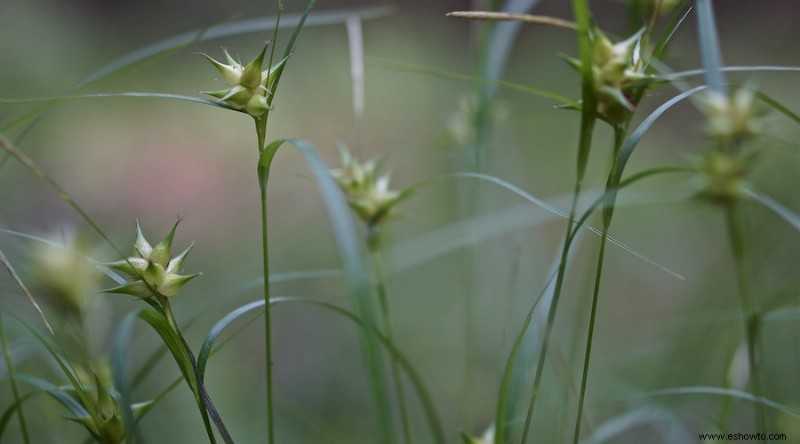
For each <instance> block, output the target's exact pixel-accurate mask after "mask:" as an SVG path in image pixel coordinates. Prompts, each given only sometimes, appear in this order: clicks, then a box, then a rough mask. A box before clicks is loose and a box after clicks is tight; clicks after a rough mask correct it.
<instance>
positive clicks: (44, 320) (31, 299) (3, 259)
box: [0, 250, 55, 337]
mask: <svg viewBox="0 0 800 444" xmlns="http://www.w3.org/2000/svg"><path fill="white" fill-rule="evenodd" d="M0 263H2V264H3V266H4V267H5V268H6V270H7V271H8V273H9V274H10V275H11V278H12V279H14V282H16V284H17V286H18V287H19V288H20V290H22V292H23V293H24V294H25V297H27V298H28V302H30V303H31V305H32V306H33V309H34V310H35V311H36V314H37V315H38V316H39V319H41V320H42V323H43V324H44V326H45V327H47V330H48V331H49V332H50V334H51V335H52V336H54V337H55V332H54V331H53V327H51V326H50V323H49V322H47V318H46V317H45V316H44V312H43V311H42V308H41V307H40V306H39V303H38V302H36V298H34V297H33V294H31V292H30V291H29V290H28V287H26V286H25V284H24V283H23V282H22V280H21V279H20V278H19V275H18V274H17V272H16V271H15V270H14V267H12V266H11V262H9V261H8V258H6V255H5V254H3V250H0Z"/></svg>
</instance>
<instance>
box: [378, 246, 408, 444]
mask: <svg viewBox="0 0 800 444" xmlns="http://www.w3.org/2000/svg"><path fill="white" fill-rule="evenodd" d="M370 253H371V254H372V262H373V265H374V267H375V279H376V282H375V286H376V290H377V293H378V301H379V303H380V306H381V316H382V317H383V325H384V329H385V330H384V333H385V335H386V339H388V340H389V342H390V343H392V344H393V345H394V346H395V347H396V345H395V344H394V333H393V332H392V331H393V330H394V322H392V315H391V312H390V310H389V298H388V297H387V295H386V283H385V280H384V278H383V267H381V260H380V254H379V252H378V247H377V246H370ZM392 379H394V389H395V392H396V396H397V402H398V404H399V407H400V420H401V424H402V427H403V439H404V442H405V443H406V444H410V443H411V428H410V426H409V421H408V408H407V407H406V397H405V393H404V390H403V380H402V378H401V374H400V368H399V365H398V363H397V360H396V359H395V358H394V357H393V358H392Z"/></svg>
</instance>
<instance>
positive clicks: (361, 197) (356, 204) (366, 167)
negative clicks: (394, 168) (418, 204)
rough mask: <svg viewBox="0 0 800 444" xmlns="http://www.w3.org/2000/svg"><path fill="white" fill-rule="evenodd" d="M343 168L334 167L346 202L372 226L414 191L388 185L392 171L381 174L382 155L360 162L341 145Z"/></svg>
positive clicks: (334, 175)
mask: <svg viewBox="0 0 800 444" xmlns="http://www.w3.org/2000/svg"><path fill="white" fill-rule="evenodd" d="M339 154H340V160H341V164H342V166H341V168H339V169H334V170H331V175H332V176H333V178H334V180H336V183H337V184H338V185H339V188H341V190H342V192H343V193H344V194H345V197H346V198H347V203H348V204H349V205H350V208H352V209H353V211H355V213H356V214H357V215H358V216H359V218H361V219H362V220H363V221H364V222H366V223H367V224H368V225H369V226H370V227H374V226H377V225H379V224H381V223H382V222H385V221H386V220H388V219H389V218H391V217H392V216H394V215H395V211H394V207H395V206H396V205H397V204H398V203H400V201H402V200H404V199H406V198H407V197H408V196H410V195H411V190H405V191H394V190H390V189H389V175H388V174H385V175H383V176H380V177H378V170H379V169H380V166H381V164H382V161H381V159H373V160H370V161H368V162H364V163H360V162H358V161H357V160H356V159H355V158H353V157H352V156H351V155H350V153H349V152H348V151H347V150H346V149H344V148H341V147H340V150H339Z"/></svg>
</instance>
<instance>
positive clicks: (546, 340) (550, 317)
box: [520, 178, 582, 444]
mask: <svg viewBox="0 0 800 444" xmlns="http://www.w3.org/2000/svg"><path fill="white" fill-rule="evenodd" d="M581 182H582V180H581V179H580V178H579V179H577V180H576V181H575V191H574V192H573V194H572V207H571V208H570V210H569V219H568V220H567V232H566V235H565V236H564V245H563V247H562V249H561V260H560V262H559V264H558V273H557V275H556V284H555V287H554V289H553V298H552V300H551V301H550V310H549V312H548V314H547V323H546V324H545V327H544V336H542V345H541V347H540V348H539V359H538V361H537V363H536V374H535V376H534V379H533V389H532V391H531V399H530V401H529V402H528V411H527V414H526V416H525V427H524V428H523V431H522V440H521V441H520V443H522V444H524V443H525V442H526V441H527V440H528V431H529V430H530V425H531V420H532V419H533V410H534V407H535V406H536V399H537V396H538V394H539V385H540V384H541V381H542V373H543V370H544V362H545V359H547V349H548V347H549V345H550V335H551V334H552V332H553V324H554V323H555V318H556V311H557V310H558V301H559V299H560V296H561V287H562V286H563V284H564V275H565V274H566V269H567V257H568V256H569V250H570V248H571V247H572V240H573V239H574V236H572V235H571V232H572V225H573V221H574V219H575V212H576V209H577V206H578V197H579V195H580V192H581Z"/></svg>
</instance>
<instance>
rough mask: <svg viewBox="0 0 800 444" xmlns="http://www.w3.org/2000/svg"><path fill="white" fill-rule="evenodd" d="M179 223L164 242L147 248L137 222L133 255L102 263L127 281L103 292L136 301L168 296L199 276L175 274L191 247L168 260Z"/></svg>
mask: <svg viewBox="0 0 800 444" xmlns="http://www.w3.org/2000/svg"><path fill="white" fill-rule="evenodd" d="M179 223H180V220H178V222H176V223H175V225H174V226H173V227H172V229H171V230H170V232H169V233H168V234H167V236H166V237H165V238H164V240H162V241H161V242H159V243H158V244H156V246H155V247H150V244H149V243H148V242H147V239H145V237H144V235H142V232H141V229H140V227H139V224H138V222H137V224H136V232H137V234H136V242H135V243H134V249H135V250H136V251H135V253H134V254H135V256H134V257H130V258H128V259H127V260H122V261H116V262H111V263H108V264H104V265H105V266H106V267H108V268H111V269H113V270H117V271H120V272H122V273H125V274H126V275H128V277H129V278H130V279H131V281H130V282H127V283H125V284H123V285H120V286H118V287H114V288H110V289H107V290H103V291H104V292H106V293H120V294H129V295H131V296H134V297H137V298H149V297H153V296H164V297H172V296H175V295H177V294H178V292H179V291H180V289H181V287H183V285H185V284H186V283H187V282H189V281H190V280H192V279H193V278H195V277H196V276H198V275H199V273H195V274H192V275H181V274H179V273H180V268H181V266H182V265H183V261H184V259H186V256H187V255H188V254H189V251H190V250H191V249H192V247H193V246H194V244H192V245H190V246H189V247H188V248H187V249H186V250H184V251H183V252H182V253H181V254H179V255H178V256H175V257H173V258H170V256H171V249H172V240H173V237H174V236H175V229H176V228H177V227H178V224H179ZM145 252H146V253H145Z"/></svg>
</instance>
